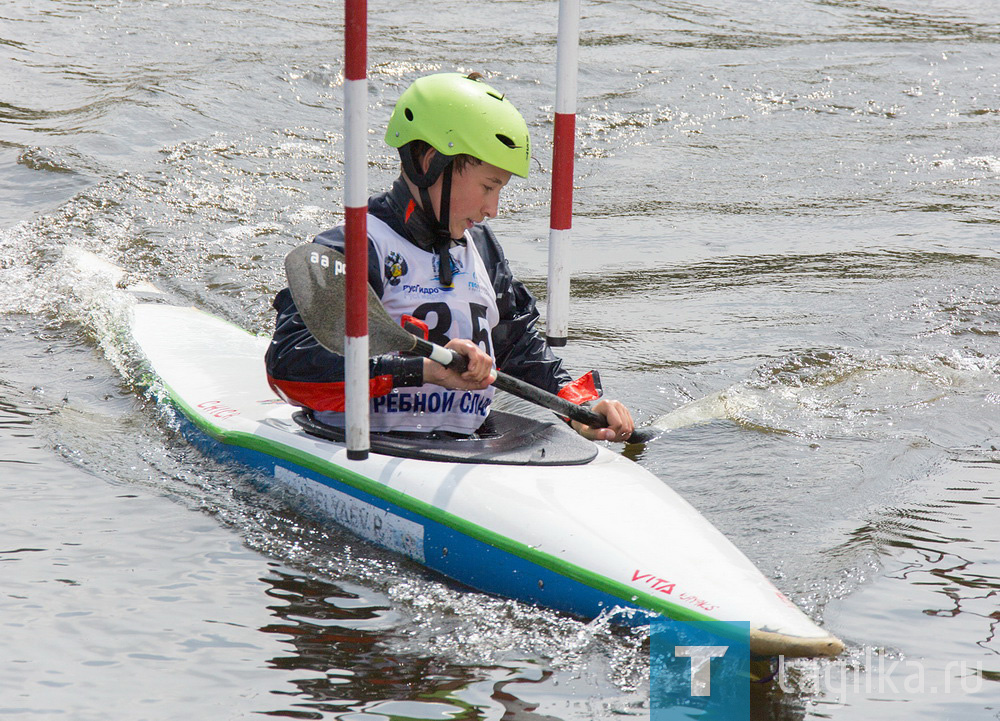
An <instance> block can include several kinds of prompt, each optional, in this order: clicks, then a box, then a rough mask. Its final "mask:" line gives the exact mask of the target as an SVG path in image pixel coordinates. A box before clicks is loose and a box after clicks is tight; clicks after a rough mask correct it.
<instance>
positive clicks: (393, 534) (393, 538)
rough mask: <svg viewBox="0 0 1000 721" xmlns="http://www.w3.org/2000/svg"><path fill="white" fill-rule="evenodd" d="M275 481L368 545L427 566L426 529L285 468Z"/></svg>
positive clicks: (279, 470) (276, 471)
mask: <svg viewBox="0 0 1000 721" xmlns="http://www.w3.org/2000/svg"><path fill="white" fill-rule="evenodd" d="M274 477H275V479H276V480H278V481H280V482H281V483H283V484H285V485H286V486H288V487H289V488H292V489H293V490H295V491H297V492H298V493H300V494H302V495H303V496H304V497H306V498H307V499H309V500H310V501H312V502H313V503H315V504H316V505H317V506H319V508H320V509H321V510H323V511H324V512H325V513H326V514H327V515H328V516H329V517H330V518H332V519H333V520H334V521H336V522H337V523H338V524H340V525H341V526H343V527H344V528H346V529H347V530H349V531H351V532H353V533H354V534H356V535H358V536H360V537H361V538H363V539H365V540H366V541H371V542H372V543H374V544H376V545H379V546H381V547H382V548H388V549H389V550H390V551H397V552H398V553H402V554H404V555H406V556H409V557H410V558H412V559H414V560H415V561H419V562H421V563H423V562H424V527H423V526H422V525H420V524H419V523H415V522H414V521H411V520H409V519H406V518H403V517H402V516H397V515H396V514H394V513H390V512H389V511H386V510H383V509H381V508H379V507H377V506H374V505H372V504H371V503H367V502H366V501H362V500H361V499H359V498H355V497H354V496H352V495H350V494H347V493H342V492H341V491H337V490H334V489H333V488H330V487H329V486H326V485H324V484H322V483H319V482H317V481H313V480H311V479H309V478H306V477H305V476H302V475H299V474H298V473H295V472H294V471H291V470H289V469H287V468H283V467H282V466H277V465H276V466H275V467H274Z"/></svg>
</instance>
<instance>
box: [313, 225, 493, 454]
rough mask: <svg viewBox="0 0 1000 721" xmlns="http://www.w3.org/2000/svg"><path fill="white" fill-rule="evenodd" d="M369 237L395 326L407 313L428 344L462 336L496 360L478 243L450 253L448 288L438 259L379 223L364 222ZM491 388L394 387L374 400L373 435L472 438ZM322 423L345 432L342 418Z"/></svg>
mask: <svg viewBox="0 0 1000 721" xmlns="http://www.w3.org/2000/svg"><path fill="white" fill-rule="evenodd" d="M368 237H369V238H370V239H371V240H372V246H373V248H374V251H375V253H376V254H377V256H378V260H379V265H380V266H381V267H382V283H383V292H382V305H383V306H385V309H386V311H388V313H389V316H390V317H391V318H392V319H393V320H395V321H396V322H397V323H399V322H400V321H401V319H402V317H403V316H404V315H411V316H414V317H415V318H419V319H420V320H422V321H424V322H425V323H426V324H427V326H428V327H429V329H430V340H431V341H433V342H435V343H437V344H439V345H444V344H445V343H447V342H448V340H450V339H453V338H467V339H469V340H471V341H472V342H474V343H476V344H478V345H479V347H480V348H482V349H483V350H484V351H485V352H486V353H487V354H488V355H489V356H491V357H492V356H493V338H492V330H493V328H494V327H496V325H497V323H499V322H500V313H499V311H498V310H497V303H496V292H495V291H494V289H493V285H492V284H491V283H490V277H489V274H488V273H487V272H486V265H485V264H484V263H483V259H482V258H481V257H480V255H479V251H477V250H476V244H475V243H474V242H473V241H472V238H471V237H470V236H469V234H468V233H466V236H465V239H466V242H465V245H456V246H455V247H453V248H451V251H450V253H451V262H452V287H451V288H443V287H442V286H441V283H440V282H439V280H438V263H439V260H438V255H437V253H432V252H428V251H426V250H422V249H421V248H418V247H417V246H415V245H413V243H410V242H409V241H408V240H406V239H405V238H403V237H401V236H399V235H398V234H397V233H396V232H395V231H394V230H392V228H390V227H389V226H388V225H386V224H385V223H384V222H383V221H381V220H379V219H378V218H376V217H374V216H372V215H369V216H368ZM492 402H493V386H489V387H487V388H486V389H485V390H480V391H456V390H449V389H447V388H442V387H441V386H438V385H434V384H432V383H425V384H424V385H422V386H420V387H412V388H394V389H393V390H392V391H391V392H389V393H388V394H387V395H384V396H379V397H377V398H372V399H371V405H370V411H371V429H372V430H373V431H378V432H385V431H420V432H430V431H450V432H452V433H463V434H465V433H472V432H474V431H475V430H476V429H477V428H479V426H481V425H482V424H483V421H485V420H486V416H487V415H489V412H490V404H491V403H492ZM317 416H318V417H319V419H320V420H321V421H324V422H327V423H330V424H331V425H337V426H343V424H344V421H343V414H342V413H336V414H334V413H322V414H317Z"/></svg>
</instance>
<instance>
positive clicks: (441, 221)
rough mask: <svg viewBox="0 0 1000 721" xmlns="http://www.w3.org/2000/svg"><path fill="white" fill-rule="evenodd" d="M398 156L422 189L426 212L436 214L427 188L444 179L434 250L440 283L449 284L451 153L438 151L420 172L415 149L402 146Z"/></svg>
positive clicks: (421, 196) (420, 189) (431, 214)
mask: <svg viewBox="0 0 1000 721" xmlns="http://www.w3.org/2000/svg"><path fill="white" fill-rule="evenodd" d="M399 156H400V159H401V160H402V163H403V172H404V173H406V176H407V177H408V178H409V179H410V180H411V181H412V182H413V184H414V185H416V186H417V188H418V189H419V191H420V204H421V206H422V209H423V210H424V212H425V213H426V214H427V215H428V216H430V217H431V218H433V216H434V204H433V203H432V202H431V195H430V192H429V191H428V188H430V187H431V186H432V185H434V183H435V182H437V179H438V178H439V177H440V178H442V183H441V212H440V214H439V217H438V218H436V219H435V220H436V221H437V228H436V236H437V237H436V238H435V241H434V247H433V248H432V250H433V251H434V252H436V253H437V255H438V280H439V281H440V283H441V285H443V286H445V287H450V286H451V285H452V272H451V253H450V252H449V250H450V248H451V228H450V223H449V215H450V211H451V179H452V175H453V171H454V165H453V163H452V161H453V160H454V158H453V157H452V156H450V155H443V154H442V153H439V152H437V151H435V152H434V157H433V158H432V159H431V164H430V166H429V167H428V168H427V171H426V172H421V171H420V169H419V168H418V167H417V163H416V160H415V159H414V157H413V153H411V152H410V149H409V148H408V147H407V146H405V145H404V146H403V147H401V148H400V149H399Z"/></svg>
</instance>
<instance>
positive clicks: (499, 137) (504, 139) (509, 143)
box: [497, 133, 517, 148]
mask: <svg viewBox="0 0 1000 721" xmlns="http://www.w3.org/2000/svg"><path fill="white" fill-rule="evenodd" d="M497 140H499V141H500V142H501V143H503V144H504V145H506V146H507V147H508V148H516V147H517V143H515V142H514V141H513V140H511V139H510V138H508V137H507V136H506V135H501V134H500V133H497Z"/></svg>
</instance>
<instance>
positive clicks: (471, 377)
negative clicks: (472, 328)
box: [424, 338, 496, 391]
mask: <svg viewBox="0 0 1000 721" xmlns="http://www.w3.org/2000/svg"><path fill="white" fill-rule="evenodd" d="M445 348H448V349H450V350H453V351H455V352H456V353H458V354H459V355H463V356H465V359H466V360H467V361H468V363H469V367H468V368H467V369H466V370H465V372H463V373H456V372H455V371H453V370H451V369H449V368H448V367H447V366H443V365H441V364H440V363H436V362H435V361H432V360H431V359H430V358H424V383H433V384H435V385H439V386H443V387H445V388H451V389H453V390H461V391H477V390H482V389H483V388H485V387H486V386H488V385H489V384H490V383H492V382H493V381H494V380H495V379H496V374H495V373H494V372H493V359H492V358H490V357H489V356H488V355H486V353H484V352H483V349H482V348H480V347H479V346H478V345H476V344H475V343H473V342H472V341H471V340H466V339H464V338H456V339H455V340H450V341H448V343H447V344H446V345H445Z"/></svg>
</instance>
